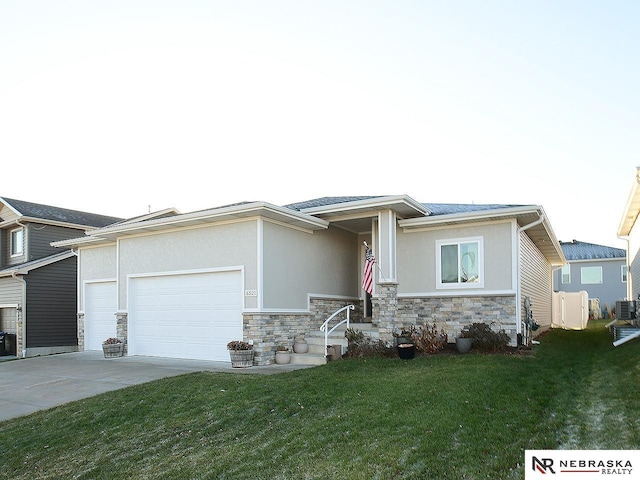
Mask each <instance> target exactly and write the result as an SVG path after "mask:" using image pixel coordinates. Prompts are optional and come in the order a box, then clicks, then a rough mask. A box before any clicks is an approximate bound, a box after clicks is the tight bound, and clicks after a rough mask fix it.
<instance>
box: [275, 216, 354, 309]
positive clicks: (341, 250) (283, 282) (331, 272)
mask: <svg viewBox="0 0 640 480" xmlns="http://www.w3.org/2000/svg"><path fill="white" fill-rule="evenodd" d="M263 238H264V252H263V262H264V268H263V275H264V277H263V284H264V308H265V309H269V308H272V309H306V308H308V295H309V294H310V293H312V294H321V295H340V296H351V297H357V296H358V287H359V285H358V258H359V257H358V256H359V248H358V243H357V242H358V237H357V236H356V235H354V234H350V233H348V232H345V231H343V230H340V229H337V228H329V229H328V230H320V231H315V232H313V233H308V232H304V231H301V230H297V229H292V228H287V227H285V226H282V225H278V224H274V223H271V222H264V237H263Z"/></svg>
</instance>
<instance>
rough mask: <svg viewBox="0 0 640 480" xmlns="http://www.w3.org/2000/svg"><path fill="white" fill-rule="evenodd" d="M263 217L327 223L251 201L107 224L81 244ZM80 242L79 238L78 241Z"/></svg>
mask: <svg viewBox="0 0 640 480" xmlns="http://www.w3.org/2000/svg"><path fill="white" fill-rule="evenodd" d="M252 217H263V218H267V219H270V220H274V221H278V222H282V223H286V224H288V225H291V226H294V227H297V228H301V229H305V230H310V231H314V230H322V229H326V228H328V226H329V222H327V221H325V220H322V219H320V218H315V217H313V216H311V215H307V214H303V213H299V212H296V211H294V210H291V209H288V208H284V207H278V206H276V205H272V204H270V203H266V202H252V203H243V204H238V205H231V206H227V207H221V208H214V209H209V210H200V211H197V212H191V213H185V214H181V215H174V216H169V217H163V218H157V219H153V220H147V221H142V222H131V223H121V224H115V225H110V226H107V227H104V228H98V229H95V230H90V231H88V232H87V235H89V237H88V238H87V239H86V240H83V243H85V244H86V243H95V242H98V241H103V240H115V239H116V238H118V237H120V236H122V235H132V234H141V233H153V232H160V231H163V230H168V229H172V228H184V227H190V226H197V225H203V224H210V223H217V222H225V221H233V220H242V219H248V218H252ZM78 240H81V239H78ZM69 242H70V241H66V243H65V242H56V245H55V246H68V245H69V244H70V243H69Z"/></svg>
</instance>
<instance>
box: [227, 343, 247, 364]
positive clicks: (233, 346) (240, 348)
mask: <svg viewBox="0 0 640 480" xmlns="http://www.w3.org/2000/svg"><path fill="white" fill-rule="evenodd" d="M227 350H229V357H230V358H231V367H232V368H246V367H252V366H253V345H252V344H250V343H249V342H245V341H242V340H232V341H231V342H229V343H227Z"/></svg>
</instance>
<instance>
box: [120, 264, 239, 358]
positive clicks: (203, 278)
mask: <svg viewBox="0 0 640 480" xmlns="http://www.w3.org/2000/svg"><path fill="white" fill-rule="evenodd" d="M128 297H129V309H128V310H129V355H147V356H159V357H172V358H189V359H199V360H216V361H229V354H228V352H227V343H228V342H229V341H231V340H234V339H241V338H242V299H243V297H242V274H241V272H240V271H239V270H230V271H215V272H196V273H176V274H163V275H153V276H140V277H131V278H130V281H129V295H128Z"/></svg>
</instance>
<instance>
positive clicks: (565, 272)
mask: <svg viewBox="0 0 640 480" xmlns="http://www.w3.org/2000/svg"><path fill="white" fill-rule="evenodd" d="M562 283H571V265H569V264H568V263H567V264H566V265H564V266H563V267H562Z"/></svg>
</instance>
